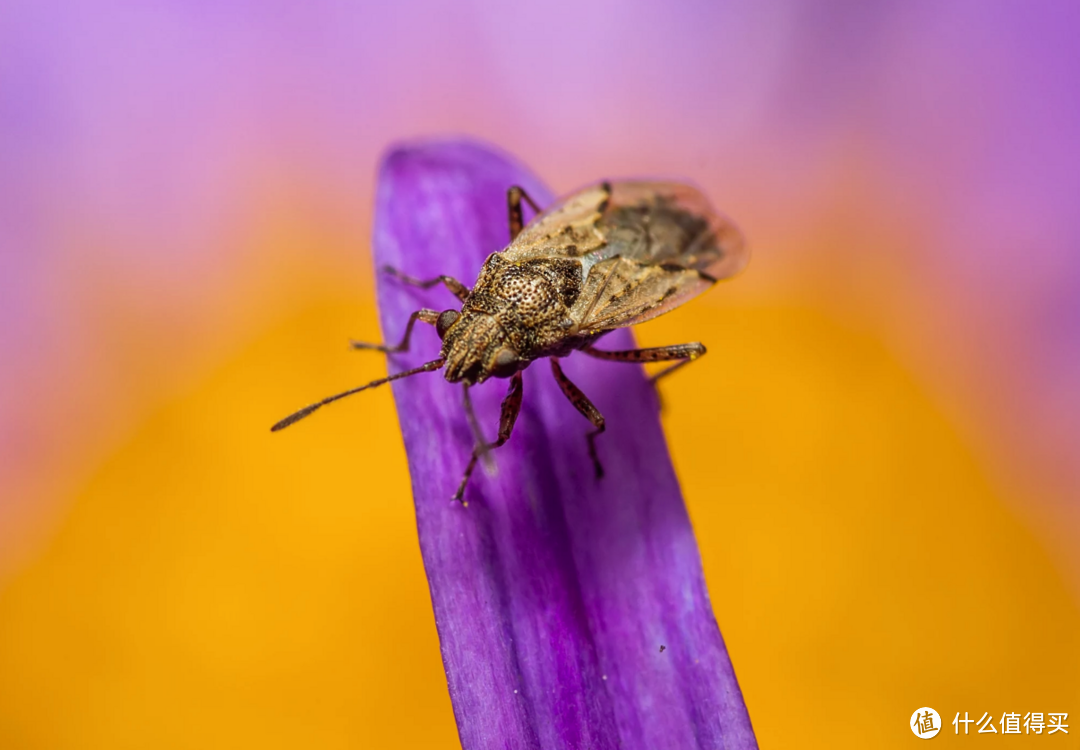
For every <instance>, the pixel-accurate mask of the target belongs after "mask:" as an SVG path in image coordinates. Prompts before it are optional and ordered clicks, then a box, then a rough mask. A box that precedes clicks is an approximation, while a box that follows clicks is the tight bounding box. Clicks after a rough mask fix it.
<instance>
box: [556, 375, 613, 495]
mask: <svg viewBox="0 0 1080 750" xmlns="http://www.w3.org/2000/svg"><path fill="white" fill-rule="evenodd" d="M551 372H552V373H554V375H555V381H556V382H557V383H558V384H559V388H560V389H562V392H563V395H564V396H566V398H567V399H569V401H570V403H571V404H573V405H574V408H575V409H577V410H578V411H579V412H581V413H582V415H583V416H585V418H586V419H588V420H589V421H590V422H592V423H593V427H595V428H596V429H595V430H592V431H591V432H588V433H586V435H585V438H586V440H588V441H589V458H591V459H592V462H593V468H594V469H595V470H596V478H597V479H600V478H601V477H603V476H604V467H603V465H602V464H601V463H600V458H599V456H597V455H596V436H597V435H599V434H601V433H602V432H604V430H605V429H607V424H606V422H605V420H604V415H603V414H601V413H600V410H599V409H597V408H596V407H595V406H593V403H592V401H590V400H589V398H588V396H586V395H585V394H584V393H583V392H582V391H581V389H580V388H578V387H577V386H576V385H574V383H573V382H572V381H571V380H570V378H568V377H566V375H565V374H564V373H563V371H562V366H561V365H559V360H558V359H557V358H555V357H552V358H551Z"/></svg>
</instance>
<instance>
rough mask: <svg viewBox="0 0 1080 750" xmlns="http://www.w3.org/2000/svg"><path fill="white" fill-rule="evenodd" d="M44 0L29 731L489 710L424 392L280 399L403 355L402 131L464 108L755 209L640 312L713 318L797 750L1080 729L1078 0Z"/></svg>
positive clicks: (712, 480)
mask: <svg viewBox="0 0 1080 750" xmlns="http://www.w3.org/2000/svg"><path fill="white" fill-rule="evenodd" d="M7 13H8V14H9V18H10V19H11V21H12V22H11V23H8V24H4V25H3V26H0V50H2V51H0V165H6V166H4V167H3V168H0V196H3V197H4V201H3V203H4V207H3V208H0V219H2V221H0V246H2V250H3V252H2V253H0V296H2V300H3V301H2V303H0V311H2V312H3V320H4V322H3V323H2V324H0V335H2V339H0V344H2V345H3V348H4V351H5V353H6V356H5V361H4V364H3V366H2V368H0V416H2V427H0V430H2V431H0V449H2V455H0V748H5V750H6V749H7V748H14V749H18V750H22V749H23V748H28V749H36V748H50V749H52V748H99V747H100V748H109V749H110V750H115V749H116V748H126V747H132V748H134V747H147V746H154V747H162V748H168V747H177V748H188V747H200V748H209V747H248V746H251V747H261V748H273V747H296V746H298V745H304V746H317V747H325V748H336V747H342V748H345V747H349V748H354V747H394V748H398V747H400V748H414V747H415V748H429V747H455V746H457V737H456V731H455V727H454V722H453V716H452V713H451V710H450V704H449V700H448V697H447V694H446V688H445V681H444V676H443V673H442V666H441V662H440V658H439V652H438V641H437V637H436V632H435V628H434V623H433V621H432V615H431V610H430V604H429V601H428V596H427V590H426V582H425V579H424V572H423V568H422V565H421V562H420V556H419V550H418V547H417V542H416V532H415V528H414V525H413V516H412V507H411V498H410V493H409V479H408V473H407V470H406V465H405V460H404V453H403V450H402V447H401V443H400V439H399V437H398V430H397V424H396V418H395V415H394V410H393V406H392V401H391V396H390V393H389V391H388V390H383V391H376V392H372V393H370V394H366V395H365V396H364V398H362V399H357V400H350V401H348V402H344V403H342V404H341V405H340V406H336V407H335V408H334V409H330V410H327V411H326V413H325V414H320V416H319V418H318V419H317V420H313V421H312V422H311V424H305V425H304V428H303V429H297V430H295V431H290V432H289V433H286V434H282V435H274V436H271V435H270V433H269V432H268V427H269V425H270V424H271V423H272V422H273V421H275V420H276V419H278V418H280V417H281V416H283V415H284V414H287V413H289V412H290V411H292V410H293V409H295V408H296V407H298V406H301V405H303V404H305V403H308V402H309V401H310V400H312V398H314V397H318V396H321V395H325V394H329V393H334V392H337V391H339V390H342V389H344V388H347V387H350V386H352V385H356V384H358V383H362V382H366V381H367V380H370V379H372V378H375V377H378V376H379V375H380V374H381V373H382V372H383V371H384V365H383V363H382V362H381V361H379V359H378V358H377V357H371V356H364V355H362V354H356V353H350V352H349V351H347V348H346V342H347V340H348V339H349V338H350V337H352V338H357V339H362V340H364V339H366V340H375V339H378V338H380V334H379V331H378V329H377V324H376V316H375V300H374V294H373V288H374V285H373V279H372V269H371V267H370V254H369V247H368V245H369V235H370V229H371V205H372V194H373V188H374V179H375V177H374V176H375V167H376V164H377V159H378V156H379V154H380V152H381V151H382V150H383V149H384V148H385V146H386V145H388V144H389V143H391V142H393V141H395V140H399V139H403V138H411V137H415V136H418V135H425V134H435V133H445V132H459V133H467V134H470V135H473V136H477V137H481V138H485V139H488V140H491V141H493V142H495V143H497V144H499V145H501V146H502V147H504V148H506V149H507V150H509V151H511V152H512V153H514V154H516V155H517V156H519V157H520V158H521V159H522V160H523V161H524V162H526V163H527V164H529V165H530V166H531V167H532V168H533V169H534V170H536V171H537V172H538V173H539V174H540V175H541V176H542V177H543V178H544V179H545V180H546V181H547V182H548V184H549V185H551V186H552V188H553V189H555V190H556V191H557V192H565V191H567V190H570V189H572V188H574V187H576V186H579V185H581V184H583V183H585V182H589V181H591V180H594V179H597V178H600V177H606V176H624V175H657V174H663V175H676V176H682V177H686V178H690V179H692V180H694V181H696V182H698V183H700V184H701V185H703V186H704V187H705V189H706V191H707V192H708V193H709V194H710V195H711V196H712V198H713V200H714V202H715V203H716V205H717V206H718V207H720V208H721V209H723V210H724V211H725V212H726V213H728V214H730V215H731V216H733V217H734V218H735V219H736V221H737V222H738V223H739V224H740V226H741V227H742V228H743V229H744V231H745V232H746V234H747V235H748V237H749V239H750V242H751V244H752V246H753V250H754V257H753V260H752V262H751V265H750V267H749V269H748V271H747V272H746V273H745V274H744V275H743V276H741V277H740V278H738V279H737V280H735V281H732V282H730V283H726V284H723V285H721V286H719V287H718V288H717V289H715V290H714V291H713V292H711V293H710V294H709V295H707V296H706V297H705V298H702V299H699V300H697V301H695V302H694V303H693V304H691V305H689V306H687V307H686V308H683V309H680V310H678V311H677V312H675V313H672V314H670V315H668V316H665V317H663V318H661V319H659V320H657V321H655V322H653V323H650V324H648V325H646V326H643V327H642V328H641V329H640V330H639V331H638V337H639V341H640V342H641V343H642V344H643V345H646V346H651V345H660V344H666V343H677V342H683V341H689V340H700V341H702V342H704V343H705V344H706V345H707V346H708V347H709V356H708V357H706V358H705V359H703V360H702V361H701V362H700V363H698V364H695V365H694V367H692V368H688V369H686V370H685V371H684V372H682V373H680V374H679V375H678V376H677V377H676V378H673V379H672V380H671V381H670V383H669V384H668V385H667V387H666V389H665V403H666V408H667V410H666V413H665V428H666V430H667V434H668V436H669V443H670V446H671V451H672V454H673V456H674V460H675V465H676V468H677V470H678V472H679V475H680V478H681V480H682V483H683V488H684V491H685V494H686V499H687V504H688V506H689V508H690V512H691V515H692V517H693V520H694V524H695V529H696V531H697V534H698V539H699V542H700V547H701V552H702V556H703V559H704V564H705V572H706V577H707V579H708V582H709V586H710V591H711V595H712V600H713V604H714V608H715V611H716V614H717V618H718V620H719V622H720V626H721V629H722V631H723V633H724V636H725V639H726V641H727V644H728V648H729V650H730V653H731V656H732V660H733V662H734V664H735V668H736V672H737V674H738V676H739V679H740V683H741V685H742V688H743V693H744V697H745V699H746V702H747V706H748V708H749V711H750V716H751V719H752V720H753V723H754V727H755V730H756V732H757V734H758V739H759V742H760V744H761V745H762V746H763V747H792V746H796V745H798V746H809V747H828V748H847V747H851V748H864V747H894V746H897V747H898V746H900V745H902V744H905V743H910V742H913V741H915V737H914V736H913V735H912V734H911V733H910V732H909V730H907V729H905V726H906V724H907V722H908V720H909V717H910V715H911V713H912V711H914V710H915V709H916V708H918V707H921V706H932V707H934V708H936V709H937V710H938V711H939V712H940V713H941V714H942V716H943V718H944V719H945V721H946V722H951V720H952V717H953V715H954V713H955V712H960V713H961V714H962V713H963V712H965V711H967V712H969V713H970V714H972V715H973V718H977V717H979V716H981V715H982V714H983V712H989V713H990V714H992V715H993V716H994V720H995V722H997V721H998V720H1000V717H1001V715H1002V713H1004V712H1005V711H1018V712H1020V713H1021V714H1023V713H1024V712H1027V711H1043V712H1070V718H1071V719H1072V720H1074V721H1076V722H1077V727H1076V729H1075V730H1074V729H1071V728H1070V735H1069V738H1072V737H1074V736H1075V733H1077V732H1080V637H1078V634H1080V610H1078V603H1080V552H1078V550H1080V545H1078V541H1080V512H1078V510H1077V501H1078V500H1080V492H1078V487H1080V466H1078V465H1077V449H1076V447H1075V446H1076V445H1078V444H1080V401H1078V396H1077V389H1076V387H1075V386H1076V383H1077V382H1080V380H1078V379H1077V378H1078V376H1080V308H1078V306H1077V303H1076V300H1077V299H1080V263H1078V262H1077V260H1076V255H1075V248H1076V247H1077V241H1078V240H1080V226H1078V220H1077V219H1076V218H1075V216H1074V213H1075V211H1074V209H1073V206H1072V201H1073V200H1074V196H1075V195H1076V194H1078V191H1077V188H1080V185H1077V184H1076V183H1077V181H1078V180H1080V178H1078V177H1077V175H1080V168H1077V167H1080V147H1078V146H1077V143H1076V142H1075V138H1074V135H1075V132H1077V127H1078V126H1080V112H1078V105H1077V104H1076V103H1075V99H1076V98H1075V96H1074V88H1075V84H1076V81H1077V75H1076V73H1077V71H1078V70H1080V65H1078V64H1077V63H1078V58H1077V52H1076V51H1075V50H1074V49H1073V48H1074V46H1075V45H1074V44H1073V43H1072V41H1071V40H1072V39H1073V38H1074V36H1075V31H1076V30H1077V27H1078V26H1080V19H1078V18H1077V14H1076V13H1075V12H1072V11H1070V10H1069V9H1068V8H1065V7H1063V6H1062V7H1054V6H1051V5H1046V6H1036V5H1031V6H1025V7H1023V8H1021V7H1019V6H1015V7H1007V6H1005V5H1004V4H992V3H987V4H973V5H969V6H961V5H944V4H942V5H938V4H915V3H911V4H906V3H903V4H902V3H896V4H889V3H882V4H874V5H873V6H851V5H850V4H846V3H839V2H837V3H823V4H818V3H815V4H809V3H796V2H787V3H783V2H782V3H774V4H769V5H768V6H767V7H766V6H765V5H764V4H755V3H749V2H741V3H724V4H715V5H695V4H686V5H683V6H680V7H678V8H670V7H667V6H666V5H664V4H660V3H652V2H644V1H634V2H630V3H620V4H615V3H600V4H597V5H594V6H590V7H589V8H579V7H577V6H572V5H569V4H566V5H560V4H557V3H546V4H540V5H535V4H531V5H527V6H523V7H517V6H512V5H511V6H507V5H494V4H491V5H489V4H485V3H480V2H476V3H466V4H464V5H459V4H453V5H451V4H448V3H440V2H434V1H430V2H421V3H413V4H404V5H402V6H400V7H395V8H393V9H389V8H375V7H344V6H342V5H340V4H334V3H330V2H325V3H323V2H320V3H311V4H306V5H305V6H304V8H303V9H302V10H298V9H295V8H286V7H284V6H280V7H278V6H275V5H273V4H259V5H252V4H245V3H240V2H237V3H225V4H220V5H214V6H203V7H199V8H195V7H183V6H181V5H180V4H159V5H155V6H153V7H150V6H146V5H138V6H136V5H134V4H129V3H123V2H116V1H113V0H110V1H105V0H101V1H99V2H87V3H83V4H78V3H76V4H73V6H72V7H71V8H70V9H68V10H66V11H65V12H64V13H59V12H57V11H55V10H51V9H48V8H45V7H43V6H41V5H38V4H33V3H30V2H23V1H21V0H19V1H17V2H15V3H13V4H12V6H11V8H10V10H9V11H7ZM598 366H602V365H598ZM979 739H980V741H986V742H991V740H982V738H979ZM938 741H939V742H941V741H945V742H955V741H958V738H956V737H955V736H954V735H953V729H952V727H951V726H949V725H948V723H947V724H946V728H945V731H943V732H942V733H941V735H939V737H938ZM965 741H966V738H965ZM973 741H974V740H973ZM1070 742H1071V743H1072V744H1075V741H1074V740H1072V739H1066V738H1065V737H1063V736H1058V737H1049V738H1048V737H1045V736H1044V737H1037V738H1036V737H1023V738H1018V739H1017V740H1015V743H1016V744H1032V745H1035V744H1038V746H1040V747H1041V746H1044V745H1051V744H1056V745H1058V746H1065V745H1067V744H1069V743H1070Z"/></svg>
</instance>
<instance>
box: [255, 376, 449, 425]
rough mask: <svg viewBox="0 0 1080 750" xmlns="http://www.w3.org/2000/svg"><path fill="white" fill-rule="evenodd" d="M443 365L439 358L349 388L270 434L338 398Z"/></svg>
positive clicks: (283, 422) (295, 415)
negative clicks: (357, 386)
mask: <svg viewBox="0 0 1080 750" xmlns="http://www.w3.org/2000/svg"><path fill="white" fill-rule="evenodd" d="M445 363H446V360H445V359H443V358H442V357H440V358H439V359H433V360H431V361H430V362H425V363H424V364H422V365H420V366H419V367H414V368H413V369H411V370H405V371H404V372H399V373H396V374H394V375H390V376H389V377H385V378H379V379H378V380H372V381H371V382H370V383H368V384H367V385H362V386H360V387H359V388H350V389H349V390H347V391H344V392H342V393H338V394H336V395H334V396H327V397H326V398H324V399H323V400H322V401H316V402H315V403H314V404H309V405H308V406H305V407H304V408H303V409H301V410H300V411H298V412H294V413H292V414H290V415H289V416H287V417H285V419H283V420H281V421H280V422H278V423H277V424H275V425H274V426H273V427H271V428H270V432H277V431H278V430H283V429H285V428H286V427H288V426H289V425H291V424H293V423H294V422H299V421H300V420H301V419H303V418H304V417H306V416H308V415H309V414H311V413H312V412H313V411H315V410H316V409H320V408H322V407H324V406H326V405H327V404H329V403H333V402H334V401H337V400H338V399H339V398H345V397H346V396H351V395H353V394H354V393H359V392H360V391H366V390H367V389H368V388H374V387H376V386H379V385H383V384H384V383H389V382H390V381H392V380H401V379H402V378H407V377H409V376H410V375H416V374H417V373H421V372H431V371H432V370H438V369H439V368H440V367H442V366H443V365H444V364H445Z"/></svg>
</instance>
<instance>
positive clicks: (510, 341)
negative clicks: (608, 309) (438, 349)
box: [443, 253, 582, 382]
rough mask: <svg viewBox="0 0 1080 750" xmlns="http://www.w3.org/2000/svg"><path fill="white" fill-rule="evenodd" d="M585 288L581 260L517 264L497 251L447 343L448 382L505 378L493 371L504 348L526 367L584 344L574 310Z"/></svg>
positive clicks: (555, 260) (484, 268)
mask: <svg viewBox="0 0 1080 750" xmlns="http://www.w3.org/2000/svg"><path fill="white" fill-rule="evenodd" d="M581 286H582V267H581V263H580V262H579V261H577V260H570V259H562V258H555V259H536V260H528V261H523V262H519V263H513V262H510V261H507V260H505V259H504V258H502V257H501V256H500V255H499V254H498V253H495V254H492V255H490V256H489V257H488V259H487V261H486V262H485V263H484V267H483V268H482V269H481V271H480V276H479V278H478V279H477V280H476V285H475V287H474V288H473V291H472V294H471V295H470V296H469V298H468V300H467V301H466V302H465V304H464V305H463V307H462V310H461V317H460V319H459V320H458V321H457V322H456V323H455V324H454V326H453V327H452V328H451V329H450V330H449V331H447V335H446V338H445V339H444V341H443V356H444V357H445V358H446V361H447V369H446V377H447V379H448V380H462V379H464V380H466V381H467V382H479V381H483V380H486V379H487V377H489V376H491V375H492V374H495V375H505V373H502V372H494V370H495V367H494V362H495V358H496V357H497V356H498V354H499V352H500V351H501V350H503V349H506V348H509V349H511V350H512V351H513V352H514V353H515V354H516V355H517V357H518V358H519V359H520V360H522V362H521V364H522V365H525V364H527V363H528V362H529V361H531V360H533V359H536V358H538V357H545V356H551V355H558V354H565V353H567V352H569V351H570V350H572V349H574V348H577V347H578V346H580V342H577V341H576V339H575V337H574V336H573V328H574V321H573V320H572V319H571V317H570V308H571V307H572V306H573V304H574V302H575V301H576V300H577V298H578V296H579V295H580V293H581ZM510 374H512V372H511V373H510Z"/></svg>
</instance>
